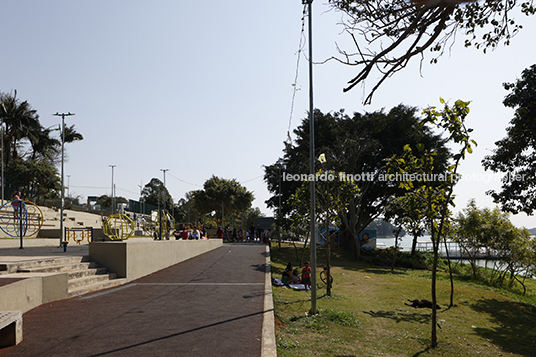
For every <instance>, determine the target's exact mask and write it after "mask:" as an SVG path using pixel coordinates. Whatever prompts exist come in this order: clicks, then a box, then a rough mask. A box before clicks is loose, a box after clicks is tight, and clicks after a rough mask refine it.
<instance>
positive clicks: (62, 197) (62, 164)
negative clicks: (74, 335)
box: [52, 112, 75, 247]
mask: <svg viewBox="0 0 536 357" xmlns="http://www.w3.org/2000/svg"><path fill="white" fill-rule="evenodd" d="M52 115H54V116H57V117H61V209H60V247H61V245H62V244H63V241H64V232H63V208H64V205H65V186H64V184H63V179H64V177H63V166H64V161H65V158H64V157H65V117H68V116H71V115H75V114H74V113H71V112H68V113H57V112H56V114H52Z"/></svg>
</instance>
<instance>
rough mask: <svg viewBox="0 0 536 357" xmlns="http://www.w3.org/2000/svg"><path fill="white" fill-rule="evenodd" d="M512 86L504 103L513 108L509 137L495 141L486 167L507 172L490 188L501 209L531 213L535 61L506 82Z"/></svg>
mask: <svg viewBox="0 0 536 357" xmlns="http://www.w3.org/2000/svg"><path fill="white" fill-rule="evenodd" d="M504 88H505V89H506V90H510V93H509V94H508V95H507V96H506V98H505V99H504V101H503V104H504V105H505V106H506V107H509V108H514V109H515V113H514V117H513V118H512V120H511V121H510V126H509V127H508V128H507V129H506V137H505V138H503V139H501V140H499V141H497V142H496V143H495V145H496V148H495V150H493V154H492V155H489V156H486V157H485V158H484V160H483V162H482V163H483V164H484V167H485V168H486V169H489V170H491V171H494V172H501V173H504V174H505V176H504V177H503V180H502V186H501V190H500V191H495V190H490V191H488V192H487V193H488V194H490V195H491V196H492V197H493V199H494V200H495V201H496V202H497V203H499V204H500V205H501V206H502V209H503V210H505V211H507V212H511V213H518V212H525V213H527V214H532V213H533V212H534V209H536V161H535V160H534V151H535V149H536V65H532V66H531V67H530V68H528V69H525V70H524V71H523V73H522V75H521V79H519V80H518V81H517V82H516V83H505V84H504Z"/></svg>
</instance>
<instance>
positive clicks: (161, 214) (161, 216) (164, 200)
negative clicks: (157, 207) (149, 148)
mask: <svg viewBox="0 0 536 357" xmlns="http://www.w3.org/2000/svg"><path fill="white" fill-rule="evenodd" d="M160 171H162V172H163V173H164V189H165V188H166V171H169V169H160ZM162 203H163V204H164V209H163V210H162V211H160V214H159V216H160V225H159V226H160V239H162V219H163V215H164V212H165V211H166V199H165V198H164V190H162ZM166 220H167V217H166Z"/></svg>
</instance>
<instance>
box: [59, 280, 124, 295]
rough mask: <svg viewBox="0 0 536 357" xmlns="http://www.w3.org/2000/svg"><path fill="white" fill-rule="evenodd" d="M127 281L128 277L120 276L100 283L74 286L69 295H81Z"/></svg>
mask: <svg viewBox="0 0 536 357" xmlns="http://www.w3.org/2000/svg"><path fill="white" fill-rule="evenodd" d="M126 282H127V279H126V278H118V279H112V280H107V281H104V282H99V283H95V284H91V285H84V286H79V287H76V288H73V289H72V290H71V289H69V297H73V296H80V295H84V294H87V293H91V292H94V291H98V290H102V289H107V288H111V287H114V286H119V285H123V284H124V283H126Z"/></svg>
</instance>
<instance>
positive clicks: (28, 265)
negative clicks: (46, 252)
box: [18, 255, 89, 270]
mask: <svg viewBox="0 0 536 357" xmlns="http://www.w3.org/2000/svg"><path fill="white" fill-rule="evenodd" d="M80 262H89V256H87V255H84V256H72V257H61V258H43V259H36V260H29V261H27V262H22V263H18V269H19V270H21V269H22V270H25V269H32V268H39V267H44V266H50V265H64V264H65V265H66V264H75V263H80Z"/></svg>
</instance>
